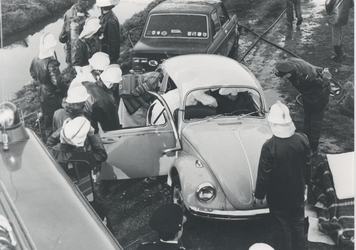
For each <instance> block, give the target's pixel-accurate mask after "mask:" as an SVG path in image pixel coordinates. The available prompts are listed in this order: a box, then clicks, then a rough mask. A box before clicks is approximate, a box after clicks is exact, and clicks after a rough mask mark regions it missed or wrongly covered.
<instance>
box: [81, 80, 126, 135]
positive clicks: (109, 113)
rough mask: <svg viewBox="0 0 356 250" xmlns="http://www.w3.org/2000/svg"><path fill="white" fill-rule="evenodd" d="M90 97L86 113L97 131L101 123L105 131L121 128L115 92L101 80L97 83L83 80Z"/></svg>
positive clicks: (86, 105)
mask: <svg viewBox="0 0 356 250" xmlns="http://www.w3.org/2000/svg"><path fill="white" fill-rule="evenodd" d="M83 85H84V86H85V87H86V89H87V91H88V93H89V94H90V97H89V98H88V100H87V101H86V102H85V107H84V114H85V116H86V117H87V118H88V119H89V120H90V122H91V125H92V127H93V128H94V129H95V133H98V131H99V126H98V123H100V126H101V128H102V129H103V131H111V130H117V129H120V123H119V115H118V107H117V104H116V100H115V98H114V96H113V93H112V91H111V90H110V89H108V88H107V87H106V86H105V85H104V84H103V82H102V81H101V80H99V81H97V82H96V83H93V82H83Z"/></svg>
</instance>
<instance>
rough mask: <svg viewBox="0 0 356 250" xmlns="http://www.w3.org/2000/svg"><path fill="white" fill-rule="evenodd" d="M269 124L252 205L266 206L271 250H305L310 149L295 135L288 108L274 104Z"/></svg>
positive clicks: (304, 141)
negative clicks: (305, 203)
mask: <svg viewBox="0 0 356 250" xmlns="http://www.w3.org/2000/svg"><path fill="white" fill-rule="evenodd" d="M268 121H269V124H270V127H271V130H272V133H273V136H272V138H271V139H269V140H267V141H266V142H265V143H264V145H263V146H262V150H261V155H260V161H259V166H258V174H257V182H256V191H255V199H256V200H255V202H257V204H262V202H263V199H264V197H265V195H267V204H268V206H269V209H270V213H271V216H272V225H273V233H274V249H276V250H289V249H295V250H297V249H298V250H299V249H300V250H301V249H305V234H304V201H305V200H306V198H305V196H306V193H307V185H309V183H310V175H311V168H310V148H309V143H308V139H307V137H306V136H305V135H304V134H301V133H295V126H294V124H293V121H292V119H291V117H290V115H289V110H288V108H287V106H285V105H284V104H282V103H281V102H279V101H277V103H276V104H274V105H273V106H272V107H271V110H270V114H269V117H268Z"/></svg>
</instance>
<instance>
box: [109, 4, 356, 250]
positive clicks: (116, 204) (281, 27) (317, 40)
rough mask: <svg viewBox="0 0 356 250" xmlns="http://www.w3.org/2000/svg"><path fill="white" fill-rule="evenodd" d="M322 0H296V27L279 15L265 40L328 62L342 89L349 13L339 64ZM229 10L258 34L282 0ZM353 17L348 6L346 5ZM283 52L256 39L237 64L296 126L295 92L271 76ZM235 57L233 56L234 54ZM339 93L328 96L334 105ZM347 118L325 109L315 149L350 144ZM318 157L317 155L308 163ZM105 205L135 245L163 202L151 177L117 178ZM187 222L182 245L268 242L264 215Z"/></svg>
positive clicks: (148, 233)
mask: <svg viewBox="0 0 356 250" xmlns="http://www.w3.org/2000/svg"><path fill="white" fill-rule="evenodd" d="M323 3H324V1H322V0H314V1H313V0H310V1H308V0H305V1H302V10H303V17H304V22H303V23H302V25H301V26H300V27H295V25H294V26H293V27H289V26H288V25H287V24H286V22H285V16H283V17H282V19H281V20H280V21H279V22H278V23H277V25H276V26H275V27H274V28H273V29H271V30H270V32H268V34H267V35H266V36H265V38H266V39H268V40H270V41H271V42H273V43H275V44H277V45H279V46H282V47H285V48H287V49H288V50H289V51H291V52H293V53H295V54H297V55H298V56H300V57H301V58H303V59H305V60H307V61H309V62H310V63H312V64H315V65H318V66H322V67H329V68H330V71H331V72H332V74H333V76H334V77H335V78H336V79H337V80H338V81H340V82H341V83H342V86H343V87H344V88H345V89H348V88H347V86H348V84H351V85H353V75H354V71H353V70H354V64H353V18H351V20H350V24H349V26H348V32H347V33H345V34H346V35H345V36H346V38H345V42H347V43H348V46H345V50H347V52H348V54H349V55H350V56H349V57H348V58H347V60H346V61H345V62H344V63H343V64H342V65H341V64H336V63H333V62H331V61H330V60H329V57H330V56H331V55H332V53H331V51H332V47H331V40H330V33H331V32H330V29H331V28H330V27H328V26H327V25H326V23H327V22H326V16H325V11H324V9H323ZM227 4H228V8H229V9H230V10H231V13H233V12H234V13H237V14H238V16H239V20H240V21H239V22H240V24H242V25H244V26H246V27H248V28H250V29H253V30H254V31H255V32H256V33H257V34H262V33H263V32H264V31H265V30H266V29H267V28H268V27H269V26H270V25H271V24H272V23H273V22H274V21H275V20H276V19H277V17H278V16H279V15H280V13H282V11H283V10H284V1H283V0H280V1H271V0H254V1H238V2H233V1H232V2H229V3H227ZM352 17H353V11H352ZM256 38H257V37H256V36H254V35H252V34H251V33H249V32H244V31H243V33H242V35H241V38H240V50H239V51H240V53H239V55H238V57H239V58H241V57H242V55H243V54H244V52H245V51H246V50H247V49H248V48H249V46H250V45H251V44H252V43H253V42H254V41H255V39H256ZM286 56H289V55H288V54H287V53H286V52H283V51H281V50H278V49H277V48H275V47H274V46H271V45H269V44H267V43H264V42H259V43H258V45H257V46H255V47H254V49H252V50H251V52H250V53H249V54H248V55H247V56H246V57H245V59H244V61H243V64H245V65H246V66H248V67H249V68H250V69H251V70H252V72H253V73H254V74H255V75H256V77H257V79H258V80H259V81H260V82H261V85H262V86H263V88H264V90H265V91H266V95H267V97H268V100H269V102H270V103H273V102H274V101H275V100H276V99H280V100H282V101H283V102H284V103H286V104H287V105H288V106H289V107H290V109H291V115H292V118H293V120H294V121H295V123H296V126H297V129H300V128H301V127H302V108H301V107H300V106H299V105H298V104H296V102H295V97H296V96H297V92H296V91H294V90H293V89H292V87H291V86H288V85H282V84H281V80H280V79H278V78H277V77H275V76H274V74H273V68H274V64H275V63H276V61H278V60H281V59H283V58H284V57H286ZM239 58H237V59H239ZM340 98H341V96H335V97H333V98H332V100H331V102H330V105H331V106H333V105H335V104H336V103H337V102H338V100H339V99H340ZM353 147H354V140H353V119H350V118H347V117H344V116H342V115H340V112H339V107H338V106H336V107H333V108H331V109H329V111H328V112H327V114H326V117H325V124H324V131H323V135H322V143H321V151H322V152H323V153H341V152H348V151H353V150H354V148H353ZM321 160H323V156H320V157H318V158H316V159H315V160H314V164H316V163H317V162H319V161H321ZM106 200H107V201H108V203H109V206H110V207H111V217H112V218H113V222H114V225H115V228H114V230H115V232H116V234H115V236H116V237H117V239H118V241H119V242H120V244H121V245H122V246H123V247H124V248H125V249H130V250H131V249H136V247H137V245H138V244H139V243H140V242H144V241H149V240H153V239H157V238H156V235H155V233H154V232H153V231H152V230H151V229H150V228H149V226H148V225H147V221H148V218H149V216H150V214H151V213H152V212H153V211H154V210H155V209H156V208H157V207H158V206H159V205H160V204H162V203H164V202H167V201H166V200H165V199H164V198H163V196H162V193H161V190H160V188H159V185H158V183H157V182H156V181H154V180H153V181H150V182H149V183H146V182H144V180H142V179H139V180H129V181H119V182H117V183H115V184H114V185H113V186H112V189H111V194H110V195H109V196H108V197H107V199H106ZM192 224H193V226H192V227H188V228H185V231H184V235H183V238H182V242H183V244H184V246H185V247H186V249H193V250H200V249H204V250H207V249H248V247H249V246H251V245H252V244H253V243H256V242H266V243H269V244H272V238H271V237H272V235H271V228H270V224H269V220H268V219H265V220H256V221H242V222H215V221H206V220H194V223H192ZM308 245H309V249H337V248H336V247H334V246H328V245H323V244H316V243H308Z"/></svg>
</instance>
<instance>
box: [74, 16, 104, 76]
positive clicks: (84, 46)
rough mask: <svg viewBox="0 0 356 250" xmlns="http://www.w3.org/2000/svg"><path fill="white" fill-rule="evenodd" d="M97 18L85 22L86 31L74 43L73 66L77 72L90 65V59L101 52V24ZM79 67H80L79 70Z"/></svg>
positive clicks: (90, 18)
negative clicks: (99, 32)
mask: <svg viewBox="0 0 356 250" xmlns="http://www.w3.org/2000/svg"><path fill="white" fill-rule="evenodd" d="M99 22H100V21H99V19H98V18H97V17H89V18H88V19H87V20H86V21H85V25H84V29H83V31H82V32H81V33H80V35H79V37H78V38H77V39H76V40H75V41H74V42H73V48H72V52H73V54H72V64H73V66H74V68H75V69H76V71H77V72H79V71H81V67H83V66H87V65H89V59H90V58H91V57H92V56H93V55H94V54H95V53H96V52H99V51H100V41H99V36H98V31H99V29H100V23H99ZM77 67H80V69H78V68H77Z"/></svg>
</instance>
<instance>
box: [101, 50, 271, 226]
mask: <svg viewBox="0 0 356 250" xmlns="http://www.w3.org/2000/svg"><path fill="white" fill-rule="evenodd" d="M158 71H161V72H162V73H163V80H162V83H161V86H160V91H159V92H158V93H155V92H150V93H151V94H152V95H154V96H155V97H156V98H157V99H156V100H155V101H154V102H153V103H152V104H151V106H150V107H149V109H148V113H147V124H146V126H143V127H135V128H126V129H121V130H117V131H110V132H106V133H103V134H102V139H103V142H104V143H105V147H106V150H107V152H108V160H107V162H106V163H104V165H103V166H102V172H101V176H102V178H103V179H125V178H139V177H148V176H158V175H166V174H168V177H169V178H168V183H169V184H171V188H172V190H171V191H172V197H173V201H174V202H176V203H179V204H181V205H182V207H183V208H184V209H186V210H187V211H189V212H190V213H191V214H193V215H196V216H200V217H206V218H211V219H231V220H232V219H236V220H239V219H251V218H256V217H258V216H263V215H266V214H268V213H269V210H268V208H267V205H266V201H264V203H263V206H259V205H256V204H254V199H253V193H254V188H255V185H256V177H257V168H258V161H259V156H260V151H261V147H262V145H263V143H264V142H265V141H266V140H267V139H269V138H270V137H271V136H272V133H271V131H270V128H269V125H268V121H267V112H268V108H267V104H266V101H265V96H264V93H263V90H262V88H261V85H260V83H259V82H258V80H257V79H256V78H255V77H254V75H253V74H252V73H251V72H250V70H249V69H248V68H246V67H245V66H243V65H241V64H240V63H238V62H236V61H235V60H233V59H230V58H228V57H224V56H219V55H204V54H201V55H199V54H194V55H182V56H177V57H173V58H170V59H168V60H166V61H164V62H163V64H162V65H161V66H160V67H159V68H158Z"/></svg>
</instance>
